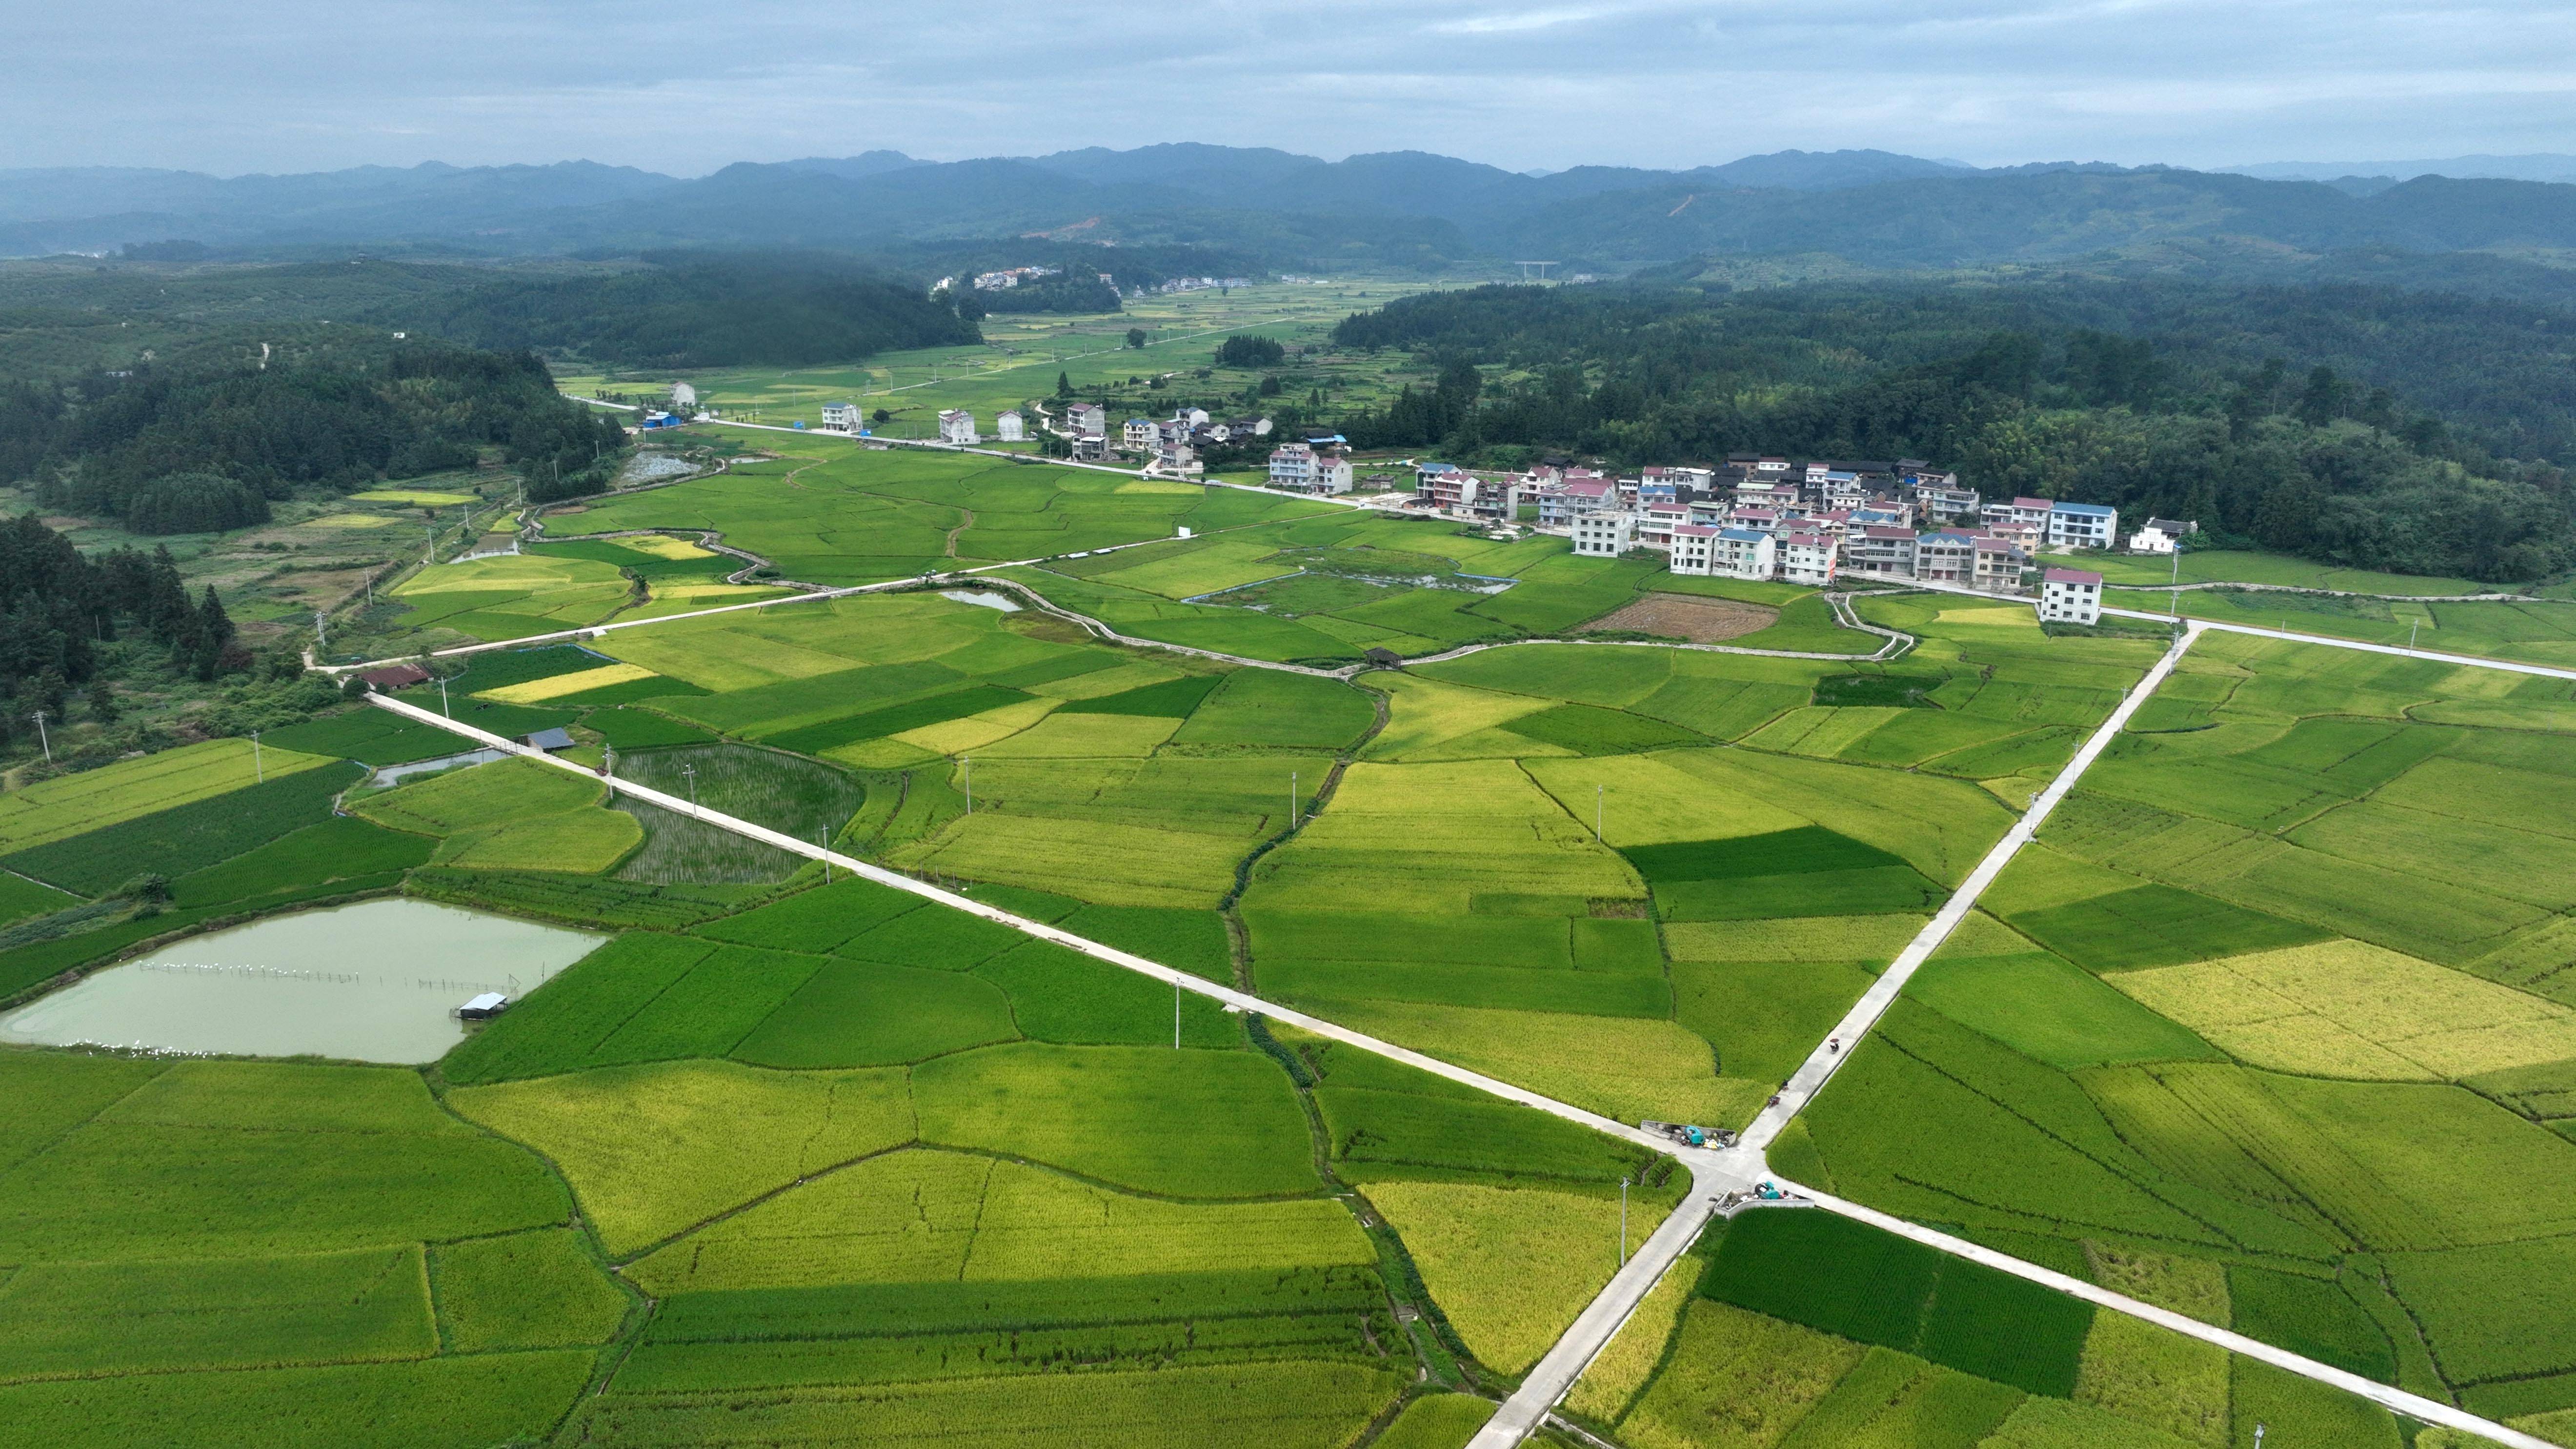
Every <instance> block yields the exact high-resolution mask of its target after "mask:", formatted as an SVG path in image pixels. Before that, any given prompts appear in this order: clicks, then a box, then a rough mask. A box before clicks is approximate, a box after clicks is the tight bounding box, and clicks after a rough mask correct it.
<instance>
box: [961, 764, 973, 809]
mask: <svg viewBox="0 0 2576 1449" xmlns="http://www.w3.org/2000/svg"><path fill="white" fill-rule="evenodd" d="M957 763H959V764H961V765H963V766H965V767H966V813H967V814H969V815H972V814H974V813H975V757H974V756H972V755H959V756H958V757H957Z"/></svg>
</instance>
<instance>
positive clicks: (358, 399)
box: [0, 344, 626, 533]
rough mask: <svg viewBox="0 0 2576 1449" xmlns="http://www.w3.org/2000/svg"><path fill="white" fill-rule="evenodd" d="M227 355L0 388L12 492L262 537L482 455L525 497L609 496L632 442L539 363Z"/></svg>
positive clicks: (302, 352)
mask: <svg viewBox="0 0 2576 1449" xmlns="http://www.w3.org/2000/svg"><path fill="white" fill-rule="evenodd" d="M269 352H270V355H269V356H268V358H267V359H266V361H265V364H264V365H263V362H262V359H261V357H260V355H259V354H258V353H257V352H254V351H249V350H247V349H238V348H223V349H215V350H212V351H210V352H206V353H199V354H196V355H194V356H191V357H189V358H184V359H180V360H174V361H172V362H168V363H144V364H141V365H138V366H136V367H134V368H132V369H129V370H121V371H107V370H96V371H92V372H89V373H86V374H84V375H81V376H78V377H75V378H72V379H70V380H68V381H46V380H22V381H19V382H17V383H14V384H11V385H9V386H7V387H5V388H0V478H6V479H7V480H9V481H12V482H16V483H21V484H25V485H28V486H31V487H32V488H33V490H34V492H35V494H36V496H37V497H38V498H40V499H42V500H43V501H44V502H45V503H46V504H48V505H49V506H52V507H56V508H60V509H65V510H68V511H71V512H75V513H82V514H89V515H94V516H104V517H114V518H117V519H120V520H122V521H124V522H125V524H126V525H127V527H128V528H130V529H132V530H133V531H135V532H139V533H185V532H198V531H203V530H206V529H212V528H229V527H239V526H242V525H245V524H250V523H258V522H262V521H265V520H266V518H267V516H268V504H269V501H270V500H273V499H281V498H287V497H292V496H293V495H294V494H295V493H296V492H297V491H298V490H303V489H321V490H327V491H333V492H347V491H350V490H352V489H356V488H361V487H364V486H366V485H369V484H372V483H376V482H379V481H382V480H385V479H390V478H405V477H414V476H417V475H420V474H423V473H433V472H439V471H442V470H447V469H455V468H467V467H472V466H474V465H475V464H476V463H477V462H478V461H479V460H480V459H481V457H482V456H483V453H484V451H485V450H486V449H494V450H497V451H498V452H499V454H500V455H501V457H502V458H503V459H504V460H505V461H507V462H509V463H511V464H513V465H515V466H516V467H518V468H519V469H520V470H521V472H522V473H524V474H525V475H526V476H527V478H528V487H529V495H530V496H531V497H532V498H538V499H548V498H559V497H572V496H576V495H578V494H581V493H585V492H591V491H595V490H596V489H597V488H598V487H600V486H603V485H604V483H605V481H606V479H607V478H608V477H609V476H611V475H613V473H614V471H615V468H616V465H617V461H618V459H619V457H620V456H621V455H622V450H623V449H624V447H625V442H626V438H625V432H624V429H623V428H622V427H621V426H620V425H619V424H618V423H617V422H615V421H614V420H612V419H610V418H607V417H605V416H603V415H599V414H595V413H592V412H591V411H590V410H588V409H586V408H584V407H582V406H581V405H579V404H577V403H574V402H571V401H569V400H567V399H565V398H564V397H562V396H561V395H560V394H558V393H557V392H556V391H555V386H554V381H553V379H552V378H551V377H550V376H549V375H548V374H547V372H546V368H545V364H544V363H542V362H540V361H538V360H537V358H536V357H535V356H533V355H532V354H529V353H525V352H517V353H505V352H484V351H476V350H472V349H467V348H457V347H449V346H445V345H442V344H420V345H411V346H405V345H401V344H388V345H383V346H375V345H359V346H346V345H337V344H332V345H324V346H316V347H312V348H309V349H307V348H293V347H290V348H288V349H283V350H281V349H278V348H275V347H271V348H270V349H269Z"/></svg>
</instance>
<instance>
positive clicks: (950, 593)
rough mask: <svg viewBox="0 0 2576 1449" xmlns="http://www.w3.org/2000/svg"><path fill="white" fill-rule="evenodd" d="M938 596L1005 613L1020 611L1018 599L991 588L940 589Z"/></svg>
mask: <svg viewBox="0 0 2576 1449" xmlns="http://www.w3.org/2000/svg"><path fill="white" fill-rule="evenodd" d="M939 597H941V598H943V599H954V600H956V601H957V602H958V603H961V604H974V605H978V606H980V607H982V608H986V609H999V610H1001V611H1002V612H1003V613H1005V614H1016V613H1018V612H1019V611H1020V601H1019V600H1017V599H1014V598H1012V597H1011V596H1010V595H1008V594H997V593H995V592H993V591H992V590H991V589H942V590H941V591H940V593H939Z"/></svg>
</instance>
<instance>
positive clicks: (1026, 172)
mask: <svg viewBox="0 0 2576 1449" xmlns="http://www.w3.org/2000/svg"><path fill="white" fill-rule="evenodd" d="M2506 163H2511V165H2507V164H2506ZM2561 163H2563V165H2561ZM2449 164H2451V163H2436V162H2425V163H2405V164H2404V165H2398V164H2396V163H2390V167H2389V169H2385V170H2381V171H2377V172H2374V173H2372V174H2371V175H2369V176H2363V175H2362V173H2361V172H2360V171H2355V172H2351V173H2345V174H2342V175H2337V176H2331V177H2318V176H2316V175H2315V174H2314V173H2318V172H2325V171H2336V170H2338V169H2339V168H2338V166H2337V165H2336V164H2334V163H2271V164H2267V165H2265V166H2261V167H2248V168H2243V169H2242V170H2240V171H2236V172H2202V171H2190V170H2183V169H2178V168H2169V167H2153V166H2150V167H2121V166H2114V165H2108V164H2103V163H2072V162H2068V163H2041V164H2034V165H2026V166H2015V167H2003V168H1977V167H1971V166H1965V165H1961V164H1959V163H1955V162H1946V161H1936V160H1926V159H1923V158H1920V157H1913V156H1902V155H1897V154H1894V153H1890V152H1885V151H1835V152H1802V151H1783V152H1778V153H1774V154H1771V155H1764V156H1749V157H1745V158H1743V159H1740V160H1736V161H1731V162H1728V163H1726V164H1725V165H1721V166H1704V167H1698V168H1694V169H1691V170H1687V171H1654V170H1645V169H1639V168H1634V167H1618V166H1580V167H1575V168H1572V169H1569V170H1565V171H1559V172H1554V173H1550V174H1546V175H1531V174H1525V173H1520V172H1513V171H1506V170H1504V169H1502V168H1500V167H1495V166H1488V165H1483V164H1481V163H1477V162H1472V161H1463V160H1459V159H1456V158H1454V157H1447V156H1437V155H1432V154H1429V153H1425V152H1418V151H1397V152H1383V153H1376V154H1368V155H1357V156H1351V157H1348V158H1346V159H1344V160H1341V161H1325V160H1321V159H1319V158H1316V157H1312V156H1303V155H1298V154H1295V153H1292V152H1288V151H1281V150H1274V149H1268V148H1246V147H1226V146H1211V145H1199V144H1189V143H1181V144H1170V145H1158V146H1147V147H1142V148H1138V149H1135V150H1128V151H1113V150H1107V149H1102V148H1097V147H1095V148H1088V149H1084V150H1076V151H1063V152H1057V153H1054V154H1051V155H1045V156H1031V157H991V158H983V159H976V160H967V161H954V162H932V161H923V160H919V159H916V158H914V157H910V156H906V155H903V154H902V153H899V152H893V151H871V152H865V153H862V154H859V155H854V156H847V157H839V158H809V159H805V160H797V161H787V162H776V163H754V162H744V163H738V164H735V165H732V166H727V167H725V168H723V169H721V170H719V171H716V172H714V173H712V174H709V175H706V176H700V177H694V178H681V177H675V176H669V175H663V174H660V173H657V172H653V171H648V170H644V169H640V168H636V167H626V166H608V165H602V164H599V163H595V162H589V161H571V162H561V163H557V164H553V165H545V166H532V165H520V166H488V167H457V166H448V165H442V164H438V163H427V164H423V165H420V166H414V167H408V168H395V167H375V166H369V167H357V168H352V169H350V170H345V171H334V172H320V173H312V174H306V175H290V176H265V175H253V176H241V177H232V178H217V177H213V176H208V175H204V174H201V173H194V172H183V171H157V170H141V169H129V168H55V169H43V170H20V171H5V172H0V255H12V256H39V255H48V254H58V253H94V254H103V253H109V252H114V251H117V250H118V249H120V248H126V247H143V248H152V247H155V246H156V245H158V244H164V243H171V242H178V243H183V244H185V245H182V246H179V247H176V248H167V247H164V248H162V249H161V251H160V252H159V253H158V254H161V255H166V256H169V257H170V258H172V259H188V258H191V257H195V256H206V255H212V256H235V257H244V258H250V257H268V258H277V257H294V256H299V255H300V256H314V255H327V254H333V253H335V252H349V251H354V250H367V251H374V252H381V253H389V254H390V253H408V254H413V255H421V256H440V255H446V256H457V257H471V256H492V257H503V256H549V255H556V256H562V255H572V256H579V255H584V254H590V255H612V254H618V253H624V252H632V251H634V250H637V249H641V248H646V247H671V246H704V245H716V246H782V245H784V246H801V247H822V248H859V249H868V248H874V249H880V250H882V249H884V248H887V247H889V246H891V245H893V244H896V243H903V242H922V241H945V240H957V239H963V238H986V237H1011V236H1041V235H1042V236H1045V237H1047V238H1049V239H1052V240H1056V241H1068V242H1099V243H1106V244H1112V245H1126V246H1142V245H1164V246H1169V245H1180V246H1192V247H1202V248H1209V249H1214V250H1222V251H1226V252H1229V253H1231V254H1235V255H1240V256H1249V257H1255V258H1259V259H1261V261H1262V262H1263V263H1264V264H1265V265H1270V266H1277V267H1282V268H1295V267H1305V268H1315V269H1332V268H1351V267H1367V268H1403V269H1417V270H1424V271H1430V270H1440V269H1448V268H1456V267H1460V266H1467V265H1484V266H1497V265H1500V264H1502V263H1505V262H1509V261H1517V260H1521V259H1531V258H1544V259H1547V260H1550V261H1554V262H1558V263H1561V264H1563V265H1564V266H1565V267H1566V268H1567V269H1569V270H1579V269H1587V268H1589V269H1597V270H1601V271H1624V270H1629V269H1633V268H1634V267H1637V266H1640V265H1648V264H1655V263H1664V262H1671V261H1675V260H1678V259H1681V258H1685V257H1693V256H1702V255H1709V254H1719V255H1726V254H1752V255H1771V254H1812V255H1823V256H1830V257H1834V258H1840V259H1843V260H1845V261H1847V262H1849V263H1851V264H1853V265H1857V266H1863V267H1877V268H1925V267H1956V266H1973V265H1991V264H1999V263H2016V262H2027V263H2034V264H2051V263H2059V262H2064V261H2068V260H2071V259H2077V258H2115V259H2117V258H2130V259H2152V258H2155V257H2157V256H2160V255H2170V254H2173V253H2175V252H2176V251H2177V249H2179V250H2180V251H2183V252H2189V253H2194V254H2198V255H2201V256H2203V257H2204V258H2205V257H2206V255H2207V254H2210V253H2213V252H2215V253H2225V254H2231V255H2248V256H2252V255H2261V254H2267V253H2282V252H2288V253H2296V254H2302V255H2315V254H2325V253H2336V252H2345V251H2351V250H2355V249H2380V250H2383V251H2385V250H2394V251H2398V252H2404V253H2420V254H2435V253H2451V252H2467V251H2478V252H2489V253H2502V254H2508V255H2510V254H2515V253H2543V252H2552V251H2556V250H2559V249H2563V248H2568V247H2576V185H2570V184H2566V183H2565V182H2562V181H2557V180H2548V179H2506V178H2492V177H2486V178H2481V177H2461V176H2448V175H2443V174H2440V173H2439V171H2438V168H2439V167H2441V166H2444V165H2449ZM2354 165H2355V166H2357V167H2359V166H2363V165H2364V163H2354ZM2417 166H2421V167H2424V168H2426V170H2425V171H2422V172H2414V173H2413V174H2412V175H2411V176H2396V175H2392V174H2391V171H2395V172H2407V171H2410V170H2411V168H2413V167H2417ZM2482 166H2483V169H2485V170H2488V171H2495V170H2499V169H2503V170H2515V171H2518V172H2519V173H2520V174H2522V175H2525V176H2531V177H2539V176H2544V175H2557V174H2564V175H2566V176H2569V177H2571V178H2576V158H2569V157H2515V158H2461V163H2460V164H2457V165H2453V166H2452V169H2453V170H2455V171H2472V172H2473V171H2477V170H2479V169H2481V167H2482ZM2552 166H2560V170H2559V171H2556V172H2553V171H2552V170H2551V167H2552ZM2254 172H2264V173H2268V174H2250V173H2254ZM2293 173H2296V174H2293ZM198 249H202V250H198ZM143 254H145V255H153V254H155V253H154V252H151V251H146V252H145V253H143Z"/></svg>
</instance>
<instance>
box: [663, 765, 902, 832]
mask: <svg viewBox="0 0 2576 1449" xmlns="http://www.w3.org/2000/svg"><path fill="white" fill-rule="evenodd" d="M617 778H619V779H621V780H632V781H634V782H635V783H637V784H639V785H643V786H646V787H648V788H651V789H655V790H659V791H662V792H663V793H664V794H667V795H672V796H676V797H678V798H680V799H683V800H686V799H690V798H692V795H693V794H694V797H695V799H696V800H697V802H698V803H699V804H700V805H702V806H704V807H705V808H707V809H709V810H713V811H717V812H720V813H722V814H726V815H733V816H737V817H739V818H741V819H744V820H748V821H751V822H752V823H753V824H755V825H762V826H766V827H768V828H769V829H771V830H776V831H779V832H782V833H784V834H787V835H792V836H795V837H796V838H797V839H799V840H820V839H822V838H823V836H824V835H825V834H826V833H827V832H834V833H836V832H838V831H839V830H840V828H841V827H842V826H843V825H845V824H847V823H848V821H849V819H850V817H851V816H852V815H854V814H856V813H858V809H859V806H860V805H861V803H862V802H864V801H865V799H866V798H867V791H866V789H865V787H863V786H862V785H861V784H860V783H859V782H858V781H857V780H855V779H853V778H851V776H850V775H849V774H848V773H847V772H845V771H842V770H838V769H835V768H833V767H832V766H830V765H825V764H820V763H817V762H815V761H811V760H800V759H798V758H796V757H795V756H793V755H787V754H781V753H779V752H778V751H776V750H765V749H755V748H753V747H751V746H748V745H731V744H713V745H693V746H687V747H684V748H678V749H656V750H651V751H646V752H642V753H638V754H630V755H620V756H619V757H618V760H617Z"/></svg>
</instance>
